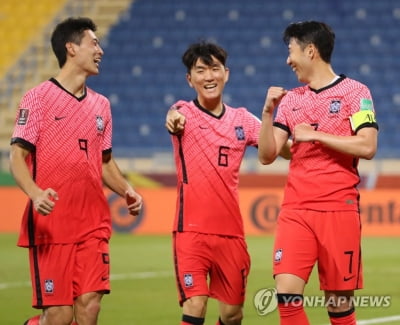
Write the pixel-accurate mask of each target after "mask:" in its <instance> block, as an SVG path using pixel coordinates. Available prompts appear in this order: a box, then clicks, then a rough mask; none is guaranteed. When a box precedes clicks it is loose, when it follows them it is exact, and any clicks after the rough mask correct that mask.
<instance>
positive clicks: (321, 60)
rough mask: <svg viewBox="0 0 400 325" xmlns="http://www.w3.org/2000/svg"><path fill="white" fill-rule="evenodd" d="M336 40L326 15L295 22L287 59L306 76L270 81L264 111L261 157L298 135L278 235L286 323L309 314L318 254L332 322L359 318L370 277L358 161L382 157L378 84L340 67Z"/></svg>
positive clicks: (277, 266)
mask: <svg viewBox="0 0 400 325" xmlns="http://www.w3.org/2000/svg"><path fill="white" fill-rule="evenodd" d="M334 40H335V34H334V32H333V31H332V29H331V28H330V27H329V26H328V25H326V24H325V23H323V22H317V21H306V22H299V23H293V24H290V25H289V26H288V27H287V28H286V30H285V32H284V41H285V43H286V44H287V45H288V50H289V56H288V58H287V64H288V65H289V66H290V67H291V68H292V70H293V72H294V73H295V74H296V76H297V78H298V80H299V81H300V82H301V83H304V84H305V85H304V86H302V87H298V88H295V89H292V90H290V91H286V90H285V89H284V88H282V87H275V86H274V87H270V88H269V89H268V92H267V96H266V100H265V104H264V107H263V111H262V126H261V132H260V140H259V150H258V151H259V159H260V161H261V163H263V164H270V163H272V162H273V161H274V160H275V158H276V156H277V153H278V152H279V151H280V148H281V147H282V146H283V145H284V143H285V142H286V141H287V139H288V138H289V137H292V138H293V145H292V147H291V152H292V158H291V162H290V167H289V174H288V179H287V184H286V187H285V195H284V199H283V202H282V208H281V211H280V214H279V218H278V224H277V230H276V238H275V244H274V261H273V273H274V277H275V282H276V289H277V298H278V307H279V312H280V321H281V324H282V325H289V324H290V325H293V324H296V325H303V324H309V321H308V319H307V316H306V314H305V312H304V309H303V306H302V303H301V302H302V301H303V292H304V287H305V285H306V283H307V281H308V279H309V276H310V273H311V271H312V268H313V266H314V265H315V264H316V262H318V273H319V280H320V287H321V290H324V292H325V298H326V305H327V309H328V314H329V318H330V322H331V324H336V325H339V324H348V325H350V324H356V317H355V313H354V305H352V303H351V301H352V297H353V295H354V290H355V289H360V288H362V285H363V281H362V268H361V249H360V245H361V224H360V207H359V192H358V190H357V185H358V184H359V181H360V180H359V175H358V171H357V166H358V161H359V159H360V158H362V159H372V158H373V157H374V155H375V153H376V150H377V133H378V125H377V123H376V119H375V112H374V107H373V102H372V98H371V94H370V91H369V89H368V88H367V87H366V86H365V85H363V84H361V83H360V82H357V81H355V80H352V79H350V78H347V77H346V76H344V75H337V74H336V73H335V72H334V71H333V69H332V66H331V64H330V60H331V54H332V51H333V47H334ZM278 105H279V107H278V110H277V113H276V115H275V118H274V110H275V107H276V106H278Z"/></svg>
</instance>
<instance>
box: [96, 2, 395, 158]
mask: <svg viewBox="0 0 400 325" xmlns="http://www.w3.org/2000/svg"><path fill="white" fill-rule="evenodd" d="M126 17H129V19H127V18H126ZM308 19H317V20H323V21H326V22H327V23H329V24H331V25H332V27H333V28H334V30H335V32H336V35H337V43H336V48H335V51H334V55H333V58H332V64H333V67H334V69H335V71H336V72H337V73H344V74H346V75H347V76H349V77H352V78H355V79H358V80H360V81H361V82H364V83H365V84H367V85H368V86H369V87H370V89H371V92H372V95H373V98H374V102H375V107H376V109H377V111H378V120H379V124H380V135H379V146H380V148H379V152H378V154H379V155H380V157H382V158H384V157H397V158H399V157H400V146H399V145H398V143H399V141H400V128H399V127H394V126H393V123H394V121H396V123H397V122H398V121H399V119H400V86H399V81H398V80H399V77H398V75H399V71H400V61H399V59H398V58H399V56H400V42H398V30H399V28H400V10H399V9H397V10H396V5H395V4H394V1H390V0H380V1H376V0H352V1H345V0H338V1H334V2H333V1H316V0H315V1H308V2H307V1H302V2H300V1H298V0H287V1H264V0H249V1H242V0H231V1H229V2H222V1H221V2H218V1H213V0H203V1H195V2H192V1H187V0H171V1H163V0H153V1H146V0H136V1H134V2H133V4H132V6H131V8H130V11H129V15H124V19H121V20H120V21H119V22H118V23H117V24H116V25H115V26H114V27H113V28H112V29H111V30H110V32H109V35H108V37H107V46H105V56H104V59H103V62H102V73H101V75H100V76H99V77H96V78H91V79H90V80H89V85H90V86H91V87H93V88H95V89H96V90H98V91H100V92H102V93H104V94H105V95H106V96H111V97H112V99H113V101H112V102H113V114H114V125H115V127H114V147H116V148H132V151H134V152H137V151H138V150H139V151H140V150H143V151H148V150H151V148H154V150H156V149H157V150H158V149H160V148H165V149H166V150H170V148H171V147H170V140H169V137H168V136H166V133H165V128H164V118H165V112H166V109H167V108H168V107H169V105H170V104H171V103H172V102H173V101H175V100H178V99H186V100H191V99H193V97H194V92H193V90H192V89H190V88H189V87H188V85H187V83H186V81H185V72H186V71H185V69H184V67H183V65H182V63H181V55H182V53H183V51H184V50H185V49H186V47H187V46H188V45H189V44H190V43H192V42H195V41H198V40H199V39H201V38H203V39H211V40H215V41H217V42H219V43H220V44H221V45H222V46H224V47H225V48H226V49H227V50H228V52H229V58H228V66H229V67H230V69H231V76H230V80H229V83H228V84H227V86H226V91H225V95H226V96H225V97H226V98H227V100H229V101H230V102H229V104H230V105H232V106H247V107H248V108H249V110H250V111H252V112H253V113H254V114H255V115H257V116H259V115H260V110H261V107H262V104H263V101H264V97H265V93H266V90H267V88H268V87H269V86H271V85H273V84H278V85H283V86H285V87H287V88H290V87H295V86H298V82H297V80H296V77H295V76H294V74H293V73H292V71H291V70H290V68H289V67H287V65H286V56H287V48H286V45H285V44H284V43H283V42H282V32H283V29H284V28H285V26H286V25H287V24H288V23H290V22H292V21H299V20H308ZM397 93H398V97H396V96H395V94H397ZM396 98H397V99H396ZM396 125H398V123H397V124H396Z"/></svg>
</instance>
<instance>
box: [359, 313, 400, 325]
mask: <svg viewBox="0 0 400 325" xmlns="http://www.w3.org/2000/svg"><path fill="white" fill-rule="evenodd" d="M398 320H400V315H394V316H388V317H380V318H371V319H365V320H358V321H357V325H370V324H384V323H390V322H394V321H398Z"/></svg>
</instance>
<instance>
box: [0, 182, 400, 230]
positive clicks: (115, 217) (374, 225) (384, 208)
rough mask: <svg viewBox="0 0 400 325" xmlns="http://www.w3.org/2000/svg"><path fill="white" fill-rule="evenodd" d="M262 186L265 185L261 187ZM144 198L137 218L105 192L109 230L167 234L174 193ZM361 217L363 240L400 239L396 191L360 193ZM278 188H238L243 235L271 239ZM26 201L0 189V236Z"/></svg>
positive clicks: (149, 192) (146, 191)
mask: <svg viewBox="0 0 400 325" xmlns="http://www.w3.org/2000/svg"><path fill="white" fill-rule="evenodd" d="M264 184H265V183H264ZM137 190H138V191H139V192H140V193H141V195H142V196H143V198H144V208H143V211H142V213H141V215H140V216H138V217H132V216H131V215H129V214H128V213H127V210H126V206H125V202H124V200H123V199H122V198H120V197H119V196H117V195H115V194H114V193H112V192H110V191H109V190H105V194H106V196H107V199H108V202H109V204H110V208H111V214H112V222H113V230H114V231H115V232H119V233H129V234H133V235H141V234H154V235H158V234H168V233H170V232H171V227H172V222H173V217H174V211H175V199H176V189H175V188H174V187H161V188H137ZM360 194H361V217H362V224H363V234H364V235H365V236H400V189H387V188H386V189H374V190H366V189H361V190H360ZM282 196H283V190H282V188H281V187H269V188H261V187H241V189H240V203H241V209H242V213H243V217H244V227H245V231H246V234H247V235H272V234H273V233H274V230H275V223H276V218H277V215H278V212H279V206H280V203H281V200H282ZM26 201H27V197H26V196H25V194H24V193H23V192H22V191H21V190H19V189H18V188H17V187H0V204H1V207H2V209H1V212H0V232H18V231H19V227H20V220H21V215H22V213H23V210H24V206H25V202H26Z"/></svg>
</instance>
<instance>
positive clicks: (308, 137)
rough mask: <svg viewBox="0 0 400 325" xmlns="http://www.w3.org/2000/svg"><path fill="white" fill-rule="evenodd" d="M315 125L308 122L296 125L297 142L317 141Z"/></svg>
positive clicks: (294, 134)
mask: <svg viewBox="0 0 400 325" xmlns="http://www.w3.org/2000/svg"><path fill="white" fill-rule="evenodd" d="M315 135H316V131H315V127H313V126H312V125H310V124H307V123H300V124H297V125H296V126H295V127H294V130H293V137H294V141H295V142H312V141H315V140H316V139H315Z"/></svg>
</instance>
